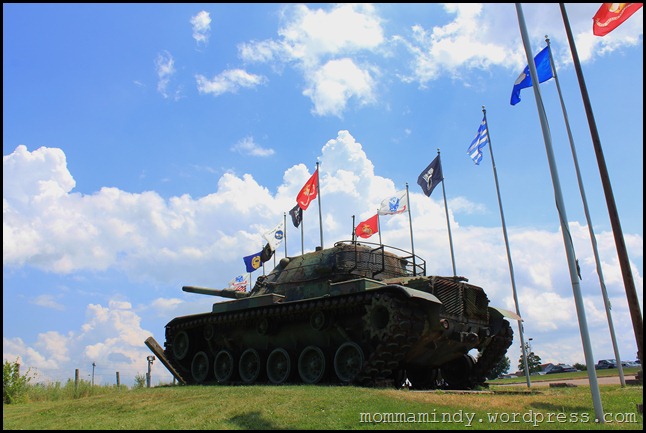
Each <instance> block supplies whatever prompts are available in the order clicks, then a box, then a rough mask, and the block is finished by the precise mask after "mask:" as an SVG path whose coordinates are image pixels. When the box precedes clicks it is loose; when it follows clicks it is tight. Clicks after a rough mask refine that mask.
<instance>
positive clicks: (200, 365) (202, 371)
mask: <svg viewBox="0 0 646 433" xmlns="http://www.w3.org/2000/svg"><path fill="white" fill-rule="evenodd" d="M208 375H209V355H207V354H206V352H197V353H196V354H195V356H194V357H193V362H191V376H193V380H195V382H197V383H202V382H204V381H205V380H206V378H207V376H208Z"/></svg>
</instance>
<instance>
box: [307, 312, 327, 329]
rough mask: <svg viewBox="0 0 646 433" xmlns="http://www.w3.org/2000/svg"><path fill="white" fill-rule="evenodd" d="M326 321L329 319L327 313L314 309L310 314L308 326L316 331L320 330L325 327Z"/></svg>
mask: <svg viewBox="0 0 646 433" xmlns="http://www.w3.org/2000/svg"><path fill="white" fill-rule="evenodd" d="M328 322H329V320H328V317H327V315H326V314H325V313H324V312H323V311H321V310H318V311H315V312H314V313H312V315H311V316H310V326H311V327H312V328H313V329H315V330H316V331H322V330H323V329H325V327H326V326H327V325H328Z"/></svg>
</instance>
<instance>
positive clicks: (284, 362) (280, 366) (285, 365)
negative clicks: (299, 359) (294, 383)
mask: <svg viewBox="0 0 646 433" xmlns="http://www.w3.org/2000/svg"><path fill="white" fill-rule="evenodd" d="M291 371H292V363H291V361H290V359H289V353H287V351H286V350H285V349H282V348H278V349H274V350H273V351H272V352H271V353H270V354H269V356H268V357H267V378H268V379H269V381H270V382H271V383H273V384H274V385H279V384H281V383H284V382H286V381H287V379H289V374H290V373H291Z"/></svg>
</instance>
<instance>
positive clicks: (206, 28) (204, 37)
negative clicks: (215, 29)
mask: <svg viewBox="0 0 646 433" xmlns="http://www.w3.org/2000/svg"><path fill="white" fill-rule="evenodd" d="M191 25H192V26H193V39H195V41H196V42H197V44H198V45H199V44H201V43H202V44H206V43H208V42H209V34H210V32H211V17H210V15H209V13H208V12H206V11H200V12H198V13H197V15H195V16H194V17H191Z"/></svg>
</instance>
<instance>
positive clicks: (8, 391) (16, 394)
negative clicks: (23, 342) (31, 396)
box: [2, 359, 31, 404]
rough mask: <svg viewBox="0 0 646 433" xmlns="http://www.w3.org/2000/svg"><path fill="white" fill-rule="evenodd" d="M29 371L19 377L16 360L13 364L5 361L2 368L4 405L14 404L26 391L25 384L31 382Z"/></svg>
mask: <svg viewBox="0 0 646 433" xmlns="http://www.w3.org/2000/svg"><path fill="white" fill-rule="evenodd" d="M29 372H30V370H27V373H25V374H24V375H22V376H21V375H20V364H18V359H16V360H15V361H14V362H9V361H7V360H5V362H4V364H3V366H2V402H3V403H5V404H11V403H16V402H18V401H19V400H20V398H21V397H22V396H23V395H24V393H25V391H26V390H27V384H28V383H29V381H30V380H31V377H29Z"/></svg>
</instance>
